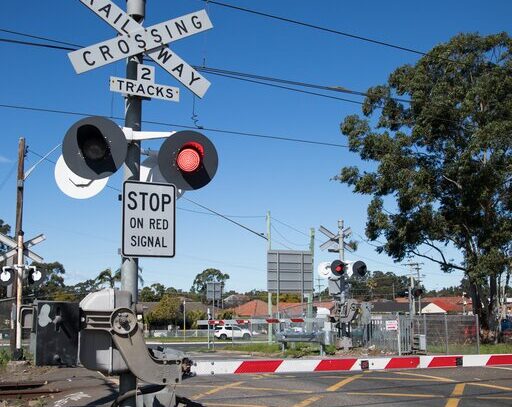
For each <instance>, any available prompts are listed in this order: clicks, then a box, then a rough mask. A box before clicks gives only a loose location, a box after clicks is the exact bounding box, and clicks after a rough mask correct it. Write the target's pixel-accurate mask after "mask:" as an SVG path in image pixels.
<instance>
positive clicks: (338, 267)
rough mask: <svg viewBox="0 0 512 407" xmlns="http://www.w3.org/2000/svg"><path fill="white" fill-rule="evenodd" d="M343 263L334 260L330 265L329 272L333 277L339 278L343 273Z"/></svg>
mask: <svg viewBox="0 0 512 407" xmlns="http://www.w3.org/2000/svg"><path fill="white" fill-rule="evenodd" d="M345 267H346V265H345V263H343V262H342V261H341V260H334V261H333V262H332V263H331V271H332V273H333V274H334V275H335V276H337V277H338V276H341V275H343V273H344V272H345Z"/></svg>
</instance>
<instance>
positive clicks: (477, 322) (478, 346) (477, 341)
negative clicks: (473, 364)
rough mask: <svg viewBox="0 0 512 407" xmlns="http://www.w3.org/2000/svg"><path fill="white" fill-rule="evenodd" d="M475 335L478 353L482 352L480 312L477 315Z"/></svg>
mask: <svg viewBox="0 0 512 407" xmlns="http://www.w3.org/2000/svg"><path fill="white" fill-rule="evenodd" d="M475 325H476V326H475V328H476V329H475V335H476V353H477V355H479V354H480V321H479V319H478V314H476V315H475Z"/></svg>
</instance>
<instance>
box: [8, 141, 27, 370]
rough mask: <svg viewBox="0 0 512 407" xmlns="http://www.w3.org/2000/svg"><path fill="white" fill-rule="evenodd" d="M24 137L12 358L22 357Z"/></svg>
mask: <svg viewBox="0 0 512 407" xmlns="http://www.w3.org/2000/svg"><path fill="white" fill-rule="evenodd" d="M25 150H26V148H25V138H23V137H21V138H20V140H19V142H18V176H17V181H16V243H17V262H16V278H15V279H14V281H13V285H12V293H13V294H14V295H15V297H16V302H15V303H13V305H12V312H11V315H12V318H11V338H10V347H11V355H12V358H13V360H21V359H23V348H22V346H21V334H22V329H21V323H20V318H19V311H20V307H21V296H22V292H23V268H24V267H23V263H24V259H23V247H24V246H23V245H24V242H23V191H24V186H25Z"/></svg>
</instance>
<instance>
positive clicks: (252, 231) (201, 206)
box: [28, 149, 268, 240]
mask: <svg viewBox="0 0 512 407" xmlns="http://www.w3.org/2000/svg"><path fill="white" fill-rule="evenodd" d="M28 152H29V153H32V154H34V155H36V156H38V157H41V158H43V159H44V160H45V161H48V162H50V163H52V164H56V162H55V161H54V160H52V159H50V158H48V157H44V156H43V155H42V154H39V153H37V152H35V151H34V150H31V149H28ZM107 187H109V188H112V189H114V190H116V191H118V192H121V191H120V190H119V189H118V188H115V187H112V186H110V185H107ZM181 199H183V200H185V201H188V202H190V203H192V204H194V205H197V206H199V207H200V208H202V209H205V210H207V211H208V212H210V213H211V214H213V215H216V216H219V217H221V218H222V219H225V220H227V221H229V222H231V223H234V224H235V225H237V226H239V227H241V228H243V229H245V230H248V231H249V232H251V233H254V234H255V235H256V236H258V237H261V238H262V239H265V240H268V239H267V237H266V236H265V235H264V234H263V233H258V232H255V231H254V230H252V229H250V228H248V227H247V226H244V225H242V224H241V223H239V222H236V221H234V220H233V219H230V217H228V216H226V215H223V214H221V213H219V212H217V211H214V210H213V209H211V208H208V207H207V206H204V205H201V204H199V203H197V202H195V201H193V200H191V199H188V198H185V197H184V196H182V197H181ZM179 209H183V210H185V211H190V212H197V211H193V210H190V209H186V208H179ZM202 213H203V214H206V213H205V212H202ZM244 217H246V218H248V217H251V218H254V217H258V218H264V217H265V216H244Z"/></svg>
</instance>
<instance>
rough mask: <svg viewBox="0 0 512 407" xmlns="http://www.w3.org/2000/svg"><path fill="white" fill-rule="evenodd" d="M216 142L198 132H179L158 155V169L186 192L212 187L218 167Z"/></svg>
mask: <svg viewBox="0 0 512 407" xmlns="http://www.w3.org/2000/svg"><path fill="white" fill-rule="evenodd" d="M218 161H219V159H218V156H217V150H216V149H215V147H214V145H213V144H212V142H211V141H210V140H209V139H208V138H207V137H206V136H204V135H202V134H201V133H198V132H196V131H190V130H185V131H179V132H177V133H175V134H174V135H172V136H171V137H169V138H168V139H167V140H166V141H165V142H164V143H163V144H162V147H161V148H160V152H159V153H158V167H159V169H160V172H161V173H162V176H163V177H164V179H165V180H166V181H167V182H169V183H171V184H174V185H176V187H177V188H179V189H182V190H184V191H190V190H193V189H199V188H202V187H204V186H205V185H206V184H208V183H209V182H210V181H211V180H212V179H213V177H214V176H215V173H216V172H217V166H218Z"/></svg>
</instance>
